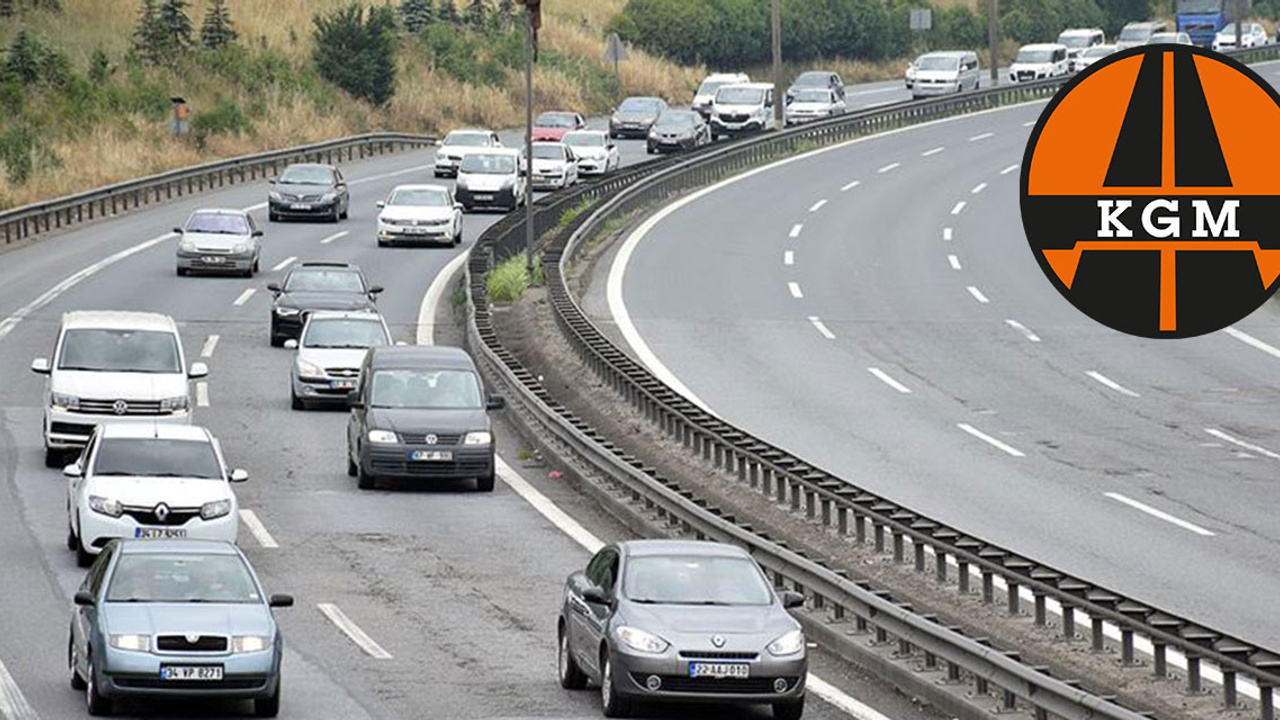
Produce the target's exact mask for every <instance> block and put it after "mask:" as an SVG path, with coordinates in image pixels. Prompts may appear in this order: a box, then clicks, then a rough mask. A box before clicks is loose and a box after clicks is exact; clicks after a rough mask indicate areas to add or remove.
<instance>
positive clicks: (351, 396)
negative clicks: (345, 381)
mask: <svg viewBox="0 0 1280 720" xmlns="http://www.w3.org/2000/svg"><path fill="white" fill-rule="evenodd" d="M347 407H349V408H351V409H352V410H359V409H361V408H363V407H364V401H363V400H361V399H360V391H359V390H352V391H351V392H349V393H347Z"/></svg>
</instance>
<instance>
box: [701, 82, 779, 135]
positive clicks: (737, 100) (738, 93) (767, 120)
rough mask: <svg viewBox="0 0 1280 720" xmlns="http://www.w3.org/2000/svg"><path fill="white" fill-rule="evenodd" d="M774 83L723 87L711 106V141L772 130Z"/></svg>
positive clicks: (773, 125) (773, 124)
mask: <svg viewBox="0 0 1280 720" xmlns="http://www.w3.org/2000/svg"><path fill="white" fill-rule="evenodd" d="M774 127H775V123H774V119H773V83H739V84H735V85H723V86H721V87H720V89H719V90H717V91H716V99H715V102H714V103H712V104H711V137H712V138H716V137H718V136H721V135H741V134H744V133H751V132H760V131H761V130H772V129H774Z"/></svg>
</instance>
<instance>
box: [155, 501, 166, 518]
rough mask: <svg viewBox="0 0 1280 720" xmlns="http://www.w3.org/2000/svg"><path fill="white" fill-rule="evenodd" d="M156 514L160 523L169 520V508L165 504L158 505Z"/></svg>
mask: <svg viewBox="0 0 1280 720" xmlns="http://www.w3.org/2000/svg"><path fill="white" fill-rule="evenodd" d="M155 513H156V519H157V520H159V521H160V522H164V521H165V520H167V519H168V518H169V506H168V505H165V504H164V503H160V504H159V505H156V510H155Z"/></svg>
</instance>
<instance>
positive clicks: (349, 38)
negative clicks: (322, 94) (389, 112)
mask: <svg viewBox="0 0 1280 720" xmlns="http://www.w3.org/2000/svg"><path fill="white" fill-rule="evenodd" d="M313 22H314V23H315V50H314V52H313V56H312V57H313V60H314V61H315V64H316V69H317V70H319V71H320V75H321V76H322V77H324V78H325V79H326V80H328V81H329V82H332V83H333V84H334V85H337V86H338V87H340V88H342V89H343V90H346V91H347V92H348V93H350V94H351V95H352V96H354V97H356V98H359V99H361V100H368V101H369V102H371V103H373V104H374V105H378V106H382V105H386V104H387V103H388V102H390V101H391V98H392V96H394V95H395V92H396V53H395V34H394V32H395V26H396V15H395V10H394V9H393V8H391V7H390V6H387V5H381V6H376V7H372V8H370V9H369V12H368V13H367V17H366V13H365V11H364V7H363V6H362V5H360V4H359V3H353V4H351V5H348V6H347V7H345V8H341V9H338V10H335V11H334V12H333V13H331V14H329V15H316V16H315V17H314V19H313Z"/></svg>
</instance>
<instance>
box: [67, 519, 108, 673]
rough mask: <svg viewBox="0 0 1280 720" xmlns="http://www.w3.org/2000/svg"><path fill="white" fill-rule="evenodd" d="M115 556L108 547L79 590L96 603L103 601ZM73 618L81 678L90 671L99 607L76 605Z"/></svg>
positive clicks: (72, 629) (73, 634)
mask: <svg viewBox="0 0 1280 720" xmlns="http://www.w3.org/2000/svg"><path fill="white" fill-rule="evenodd" d="M114 554H115V545H114V544H112V545H108V546H107V548H106V549H104V550H103V551H102V552H101V553H99V555H98V559H97V560H95V561H94V563H93V565H92V566H90V567H89V572H87V573H85V576H84V581H83V582H81V583H80V587H79V590H84V591H85V592H87V593H89V594H90V595H92V596H93V598H94V600H95V601H101V599H102V597H101V593H102V586H103V583H104V582H105V581H106V576H107V567H108V566H109V565H110V564H111V558H112V556H113V555H114ZM74 607H75V609H74V610H73V611H72V616H71V618H72V619H71V643H72V644H73V645H75V653H76V657H77V658H78V659H79V662H78V663H77V668H78V669H79V670H80V672H81V674H82V675H81V676H82V677H83V674H84V673H85V672H86V671H87V670H88V663H87V662H86V659H87V658H88V656H89V645H90V644H91V643H92V642H93V628H94V624H95V623H96V622H97V620H98V606H97V604H94V605H76V606H74Z"/></svg>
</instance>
